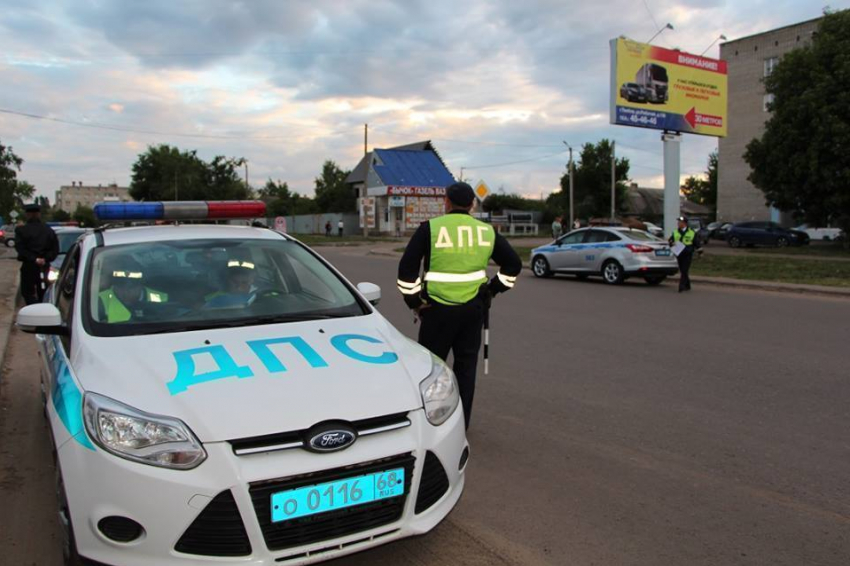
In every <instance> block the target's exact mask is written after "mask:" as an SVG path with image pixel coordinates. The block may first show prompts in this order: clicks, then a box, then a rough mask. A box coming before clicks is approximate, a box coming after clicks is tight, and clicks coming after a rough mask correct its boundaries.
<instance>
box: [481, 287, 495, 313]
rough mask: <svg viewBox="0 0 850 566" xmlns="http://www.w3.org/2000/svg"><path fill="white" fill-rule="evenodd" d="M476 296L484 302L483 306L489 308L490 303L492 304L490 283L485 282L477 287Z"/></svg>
mask: <svg viewBox="0 0 850 566" xmlns="http://www.w3.org/2000/svg"><path fill="white" fill-rule="evenodd" d="M478 297H479V298H480V299H481V302H482V303H483V304H484V307H485V308H487V309H489V308H490V305H491V304H493V292H492V291H491V290H490V285H488V284H487V283H485V284H484V285H482V286H481V287H479V288H478Z"/></svg>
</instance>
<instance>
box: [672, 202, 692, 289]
mask: <svg viewBox="0 0 850 566" xmlns="http://www.w3.org/2000/svg"><path fill="white" fill-rule="evenodd" d="M676 221H677V223H678V228H677V229H676V230H673V234H672V235H671V236H670V239H669V240H668V241H669V242H670V245H671V246H674V245H675V244H676V243H678V242H681V243H682V245H683V246H685V247H684V249H683V250H682V251H681V252H679V255H677V256H676V261H677V262H679V292H680V293H681V292H682V291H690V290H691V278H690V276H689V272H690V270H691V261H692V260H693V259H694V247H695V246H696V238H697V234H696V232H694V231H693V230H692V229H691V228H689V227H688V220H687V219H686V218H685V217H684V216H680V217H679V218H677V219H676Z"/></svg>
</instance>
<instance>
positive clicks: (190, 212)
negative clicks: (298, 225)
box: [94, 200, 266, 221]
mask: <svg viewBox="0 0 850 566" xmlns="http://www.w3.org/2000/svg"><path fill="white" fill-rule="evenodd" d="M94 215H95V217H97V219H98V220H111V221H122V220H221V219H225V218H263V217H265V215H266V203H264V202H262V201H259V200H209V201H167V202H99V203H97V204H96V205H94Z"/></svg>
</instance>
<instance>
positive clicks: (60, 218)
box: [50, 208, 71, 222]
mask: <svg viewBox="0 0 850 566" xmlns="http://www.w3.org/2000/svg"><path fill="white" fill-rule="evenodd" d="M50 218H51V220H53V221H54V222H67V221H69V220H70V219H71V215H70V214H68V213H67V212H65V211H64V210H62V209H61V208H56V209H54V210H52V211H51V212H50Z"/></svg>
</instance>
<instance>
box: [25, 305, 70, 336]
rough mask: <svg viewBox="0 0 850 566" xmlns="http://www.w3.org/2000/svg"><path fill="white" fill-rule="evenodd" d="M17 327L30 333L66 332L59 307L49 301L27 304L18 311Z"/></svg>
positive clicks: (60, 333) (59, 333) (61, 333)
mask: <svg viewBox="0 0 850 566" xmlns="http://www.w3.org/2000/svg"><path fill="white" fill-rule="evenodd" d="M16 324H17V325H18V328H20V329H21V330H22V331H24V332H29V333H30V334H58V335H65V334H68V328H67V327H66V326H65V325H64V324H62V315H61V314H59V309H57V308H56V306H55V305H52V304H50V303H38V304H35V305H27V306H25V307H24V308H22V309H21V310H20V311H18V319H17V321H16Z"/></svg>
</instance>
